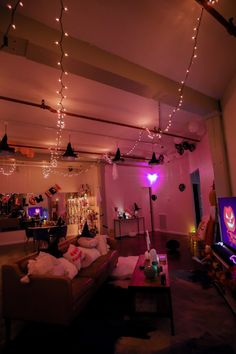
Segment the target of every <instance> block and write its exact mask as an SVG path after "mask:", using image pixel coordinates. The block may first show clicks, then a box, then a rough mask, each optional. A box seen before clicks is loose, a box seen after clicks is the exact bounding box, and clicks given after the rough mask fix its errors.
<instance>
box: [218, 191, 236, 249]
mask: <svg viewBox="0 0 236 354" xmlns="http://www.w3.org/2000/svg"><path fill="white" fill-rule="evenodd" d="M218 215H219V224H220V233H221V241H222V242H223V244H224V246H226V247H227V248H228V249H230V250H231V251H233V253H234V254H236V197H221V198H218Z"/></svg>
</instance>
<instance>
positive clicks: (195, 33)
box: [164, 7, 204, 132]
mask: <svg viewBox="0 0 236 354" xmlns="http://www.w3.org/2000/svg"><path fill="white" fill-rule="evenodd" d="M203 10H204V8H203V7H202V8H201V13H200V16H199V17H198V18H197V24H196V26H195V27H194V28H193V35H192V40H193V49H192V54H191V57H190V61H189V64H188V67H187V69H186V72H185V76H184V78H183V80H182V81H181V82H180V84H179V88H178V93H179V97H178V101H177V105H176V106H175V107H174V108H173V110H172V112H171V113H170V114H169V121H168V124H167V126H166V128H165V129H164V131H165V132H168V130H169V129H170V127H171V125H172V120H173V118H174V116H175V114H176V113H177V112H178V111H179V110H180V109H181V107H182V104H183V99H184V89H185V86H186V82H187V79H188V77H189V74H190V71H191V69H192V65H193V63H194V61H195V60H196V58H197V48H198V47H197V42H198V35H199V29H200V25H201V20H202V16H203Z"/></svg>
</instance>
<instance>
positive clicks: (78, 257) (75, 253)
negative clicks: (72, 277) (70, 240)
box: [63, 244, 84, 271]
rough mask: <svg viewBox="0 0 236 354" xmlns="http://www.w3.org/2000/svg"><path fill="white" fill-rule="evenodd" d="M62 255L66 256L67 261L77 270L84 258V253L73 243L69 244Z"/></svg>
mask: <svg viewBox="0 0 236 354" xmlns="http://www.w3.org/2000/svg"><path fill="white" fill-rule="evenodd" d="M63 257H64V258H66V259H67V260H68V261H69V262H71V263H73V264H74V265H75V266H76V268H77V269H78V271H79V270H80V268H81V261H82V259H83V258H84V254H83V252H82V250H81V249H79V247H76V246H75V245H73V244H70V246H69V248H68V250H67V252H66V253H64V254H63Z"/></svg>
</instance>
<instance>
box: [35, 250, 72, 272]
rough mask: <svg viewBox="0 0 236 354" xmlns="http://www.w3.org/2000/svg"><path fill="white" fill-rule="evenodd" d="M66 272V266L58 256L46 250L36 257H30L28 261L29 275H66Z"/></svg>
mask: <svg viewBox="0 0 236 354" xmlns="http://www.w3.org/2000/svg"><path fill="white" fill-rule="evenodd" d="M64 273H65V272H64V267H63V266H62V265H61V264H60V263H59V262H58V260H57V258H55V257H53V256H52V255H50V254H48V253H45V252H40V253H39V255H38V256H37V258H36V259H30V260H29V262H28V275H35V274H39V275H40V274H52V275H64Z"/></svg>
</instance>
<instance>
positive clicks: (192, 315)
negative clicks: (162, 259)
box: [115, 270, 236, 354]
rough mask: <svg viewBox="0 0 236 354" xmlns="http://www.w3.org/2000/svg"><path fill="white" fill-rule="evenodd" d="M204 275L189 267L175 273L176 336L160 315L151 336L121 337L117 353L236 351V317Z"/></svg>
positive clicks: (192, 353)
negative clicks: (198, 275) (197, 273)
mask: <svg viewBox="0 0 236 354" xmlns="http://www.w3.org/2000/svg"><path fill="white" fill-rule="evenodd" d="M193 275H194V276H193ZM202 277H203V275H201V276H200V278H199V279H197V278H196V275H195V274H194V273H193V272H189V271H185V270H176V271H173V272H172V273H171V291H172V302H173V310H174V322H175V332H176V334H175V336H171V335H170V333H168V330H169V320H168V319H160V318H159V319H158V318H156V319H155V326H156V329H155V331H152V332H149V333H148V334H149V335H150V338H149V339H148V340H143V339H140V338H128V337H121V338H119V340H118V341H117V343H116V348H115V353H116V354H123V353H126V354H128V353H130V354H136V353H137V354H152V353H153V354H154V353H161V354H165V353H171V354H172V353H173V354H180V353H181V354H183V353H184V354H200V353H201V354H213V353H214V354H226V353H227V354H233V353H236V339H235V328H236V317H235V315H234V314H233V313H232V311H231V310H230V309H229V307H228V306H227V305H226V303H225V301H224V299H223V298H222V297H221V296H220V295H219V293H218V292H217V290H216V289H215V288H214V287H213V286H208V287H205V286H203V284H202ZM193 278H194V279H193ZM204 282H205V280H204ZM204 285H205V284H204ZM153 324H154V323H153Z"/></svg>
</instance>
